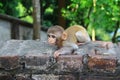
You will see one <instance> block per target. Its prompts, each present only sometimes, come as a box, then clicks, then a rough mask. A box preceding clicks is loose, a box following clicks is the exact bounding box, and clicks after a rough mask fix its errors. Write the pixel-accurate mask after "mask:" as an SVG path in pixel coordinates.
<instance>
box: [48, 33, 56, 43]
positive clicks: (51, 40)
mask: <svg viewBox="0 0 120 80" xmlns="http://www.w3.org/2000/svg"><path fill="white" fill-rule="evenodd" d="M56 41H57V38H56V35H54V34H48V43H49V44H52V45H56Z"/></svg>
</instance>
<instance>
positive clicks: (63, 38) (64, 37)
mask: <svg viewBox="0 0 120 80" xmlns="http://www.w3.org/2000/svg"><path fill="white" fill-rule="evenodd" d="M61 38H62V40H66V39H67V33H66V32H63V34H62V36H61Z"/></svg>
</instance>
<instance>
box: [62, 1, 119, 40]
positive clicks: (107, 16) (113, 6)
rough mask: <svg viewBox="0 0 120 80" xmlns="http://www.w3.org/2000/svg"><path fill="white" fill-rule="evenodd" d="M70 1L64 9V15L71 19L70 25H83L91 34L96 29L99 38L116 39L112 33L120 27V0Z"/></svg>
mask: <svg viewBox="0 0 120 80" xmlns="http://www.w3.org/2000/svg"><path fill="white" fill-rule="evenodd" d="M70 1H71V4H70V5H68V6H67V7H66V8H64V9H62V13H63V14H62V15H63V16H64V17H65V18H66V19H67V20H69V21H70V23H71V24H70V25H73V24H80V25H83V26H85V28H87V29H88V31H89V33H90V34H92V32H93V30H95V35H96V38H97V40H105V41H108V40H114V39H113V38H114V37H113V38H112V36H111V35H110V34H111V33H112V32H114V31H117V30H118V29H119V24H117V22H119V21H120V6H119V5H120V0H70ZM114 36H115V37H116V32H115V35H114ZM113 42H114V41H113Z"/></svg>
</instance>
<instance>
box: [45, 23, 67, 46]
mask: <svg viewBox="0 0 120 80" xmlns="http://www.w3.org/2000/svg"><path fill="white" fill-rule="evenodd" d="M47 35H48V43H49V44H53V45H57V46H60V45H62V41H64V40H66V39H67V34H66V32H65V31H64V29H63V28H62V27H61V26H58V25H55V26H52V27H50V28H49V29H48V31H47Z"/></svg>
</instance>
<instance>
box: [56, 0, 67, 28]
mask: <svg viewBox="0 0 120 80" xmlns="http://www.w3.org/2000/svg"><path fill="white" fill-rule="evenodd" d="M64 7H65V0H58V24H59V25H60V26H62V27H64V28H66V27H65V26H66V21H65V19H64V17H63V16H62V13H61V9H62V8H64Z"/></svg>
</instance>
